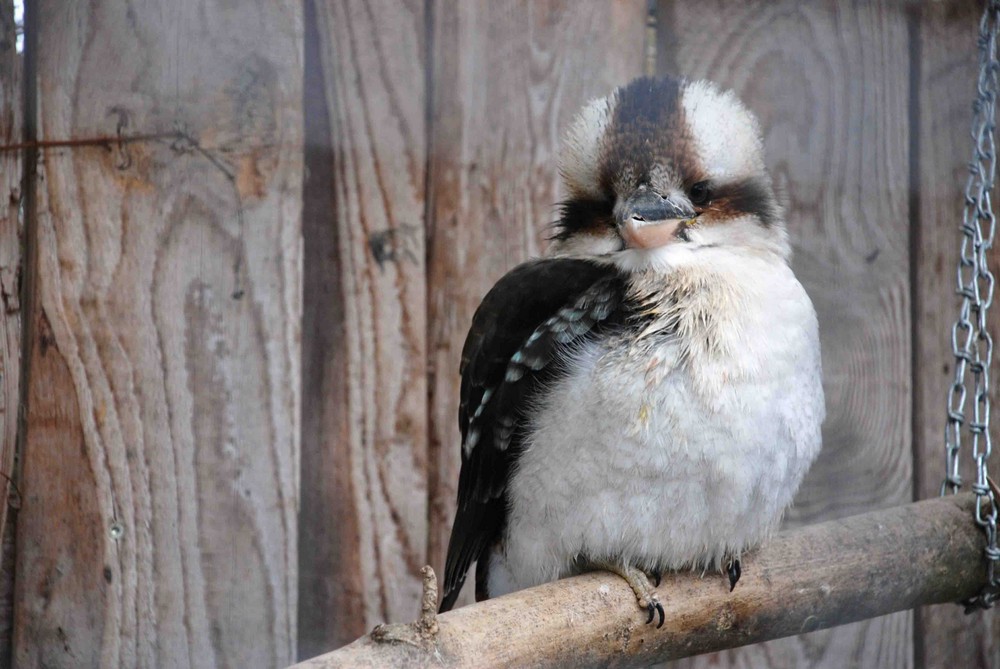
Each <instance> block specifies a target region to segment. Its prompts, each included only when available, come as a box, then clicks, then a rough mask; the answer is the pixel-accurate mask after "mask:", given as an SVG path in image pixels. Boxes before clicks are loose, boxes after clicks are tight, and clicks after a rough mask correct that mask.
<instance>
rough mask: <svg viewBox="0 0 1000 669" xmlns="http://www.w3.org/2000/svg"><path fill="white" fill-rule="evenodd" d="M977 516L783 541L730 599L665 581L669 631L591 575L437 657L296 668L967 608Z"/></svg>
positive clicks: (849, 527) (668, 655)
mask: <svg viewBox="0 0 1000 669" xmlns="http://www.w3.org/2000/svg"><path fill="white" fill-rule="evenodd" d="M973 504H974V497H973V496H972V495H960V496H955V497H947V498H943V499H934V500H928V501H923V502H917V503H915V504H908V505H906V506H900V507H896V508H891V509H886V510H882V511H875V512H871V513H866V514H863V515H859V516H853V517H850V518H846V519H843V520H835V521H830V522H826V523H820V524H816V525H811V526H808V527H803V528H800V529H796V530H791V531H788V532H783V533H781V534H779V535H778V536H776V537H775V538H774V539H773V540H771V541H770V542H769V543H768V544H767V545H765V546H764V547H762V548H761V549H759V550H757V551H755V552H754V553H752V554H749V555H746V556H744V559H743V578H742V580H741V581H740V582H739V584H738V585H737V586H736V589H735V591H733V592H732V593H731V594H730V593H729V586H728V582H727V580H726V579H725V578H723V577H722V576H721V575H716V574H712V573H709V574H707V575H705V576H704V577H700V576H699V575H698V574H697V573H690V572H688V573H679V574H674V575H670V576H667V577H665V578H664V580H663V583H662V584H661V585H660V587H659V588H658V589H657V591H658V592H659V594H660V599H661V601H662V602H663V604H664V607H665V608H666V610H667V620H666V624H665V625H664V626H663V628H662V629H656V627H655V626H653V625H645V624H644V621H645V612H644V611H640V610H639V609H638V608H637V606H636V604H635V598H634V597H633V595H632V592H631V590H629V588H628V586H627V585H626V584H625V583H624V581H622V580H621V579H619V578H617V577H615V576H612V575H610V574H607V573H593V574H586V575H583V576H578V577H575V578H570V579H565V580H562V581H558V582H556V583H550V584H547V585H543V586H540V587H537V588H532V589H530V590H524V591H521V592H517V593H513V594H511V595H508V596H506V597H500V598H498V599H494V600H490V601H487V602H483V603H480V604H476V605H473V606H467V607H464V608H460V609H458V610H456V611H453V612H450V613H447V614H444V615H442V616H439V617H438V619H437V620H438V631H437V635H436V638H435V639H434V643H433V644H432V645H431V647H429V648H421V647H418V646H416V645H409V644H405V643H385V642H382V643H379V642H376V641H374V640H372V638H371V637H370V636H365V637H363V638H361V639H359V640H357V641H355V642H354V643H352V644H350V645H348V646H345V647H344V648H342V649H340V650H337V651H334V652H332V653H329V654H327V655H323V656H320V657H317V658H314V659H312V660H307V661H306V662H303V663H301V664H299V665H296V668H297V669H306V668H310V669H335V668H339V667H385V666H391V667H501V666H502V667H507V666H533V667H557V666H573V667H603V666H615V667H639V666H646V665H648V664H651V663H654V662H662V661H664V660H671V659H677V658H681V657H688V656H691V655H696V654H699V653H706V652H710V651H716V650H721V649H724V648H733V647H736V646H743V645H746V644H751V643H757V642H760V641H766V640H768V639H776V638H780V637H785V636H790V635H793V634H801V633H804V632H812V631H815V630H819V629H824V628H828V627H833V626H835V625H840V624H844V623H848V622H853V621H856V620H861V619H864V618H871V617H874V616H880V615H884V614H887V613H891V612H894V611H902V610H905V609H909V608H912V607H914V606H917V605H920V604H933V603H942V602H949V601H957V600H960V599H964V598H967V597H969V596H971V595H972V594H974V593H975V592H977V591H978V589H979V588H980V587H982V585H983V584H984V583H985V576H986V567H985V561H984V559H983V547H984V545H985V539H984V537H983V535H982V533H981V532H980V530H979V529H978V528H977V527H976V525H975V522H974V521H973V515H972V508H973ZM954 615H956V616H961V615H962V612H961V609H959V608H958V607H955V609H954Z"/></svg>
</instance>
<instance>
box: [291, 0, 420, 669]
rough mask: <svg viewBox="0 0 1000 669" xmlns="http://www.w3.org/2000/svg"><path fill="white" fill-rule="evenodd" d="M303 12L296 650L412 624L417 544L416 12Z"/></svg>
mask: <svg viewBox="0 0 1000 669" xmlns="http://www.w3.org/2000/svg"><path fill="white" fill-rule="evenodd" d="M313 6H314V8H315V18H316V21H315V24H316V33H315V37H314V38H311V39H315V40H316V43H315V56H316V57H315V59H311V60H310V68H314V67H316V68H319V69H318V70H316V71H313V70H312V69H311V70H310V72H309V74H308V76H309V77H310V79H309V80H310V82H317V83H315V84H311V86H310V88H312V86H313V85H321V86H322V88H321V89H320V90H321V94H324V95H325V97H324V98H323V99H313V98H312V94H313V92H312V91H311V90H310V91H309V94H310V97H308V98H307V100H306V104H307V109H308V111H309V114H310V119H309V129H310V135H309V137H308V139H307V142H308V149H307V150H308V152H309V165H310V170H312V169H313V167H314V166H315V168H316V171H315V172H314V173H311V175H310V180H309V184H308V186H307V190H306V201H307V203H308V214H309V217H310V220H309V221H307V223H306V232H307V239H306V245H307V256H306V263H307V267H306V273H307V287H308V293H307V299H308V303H307V309H306V321H305V327H306V336H307V340H309V341H308V344H307V346H306V349H305V355H306V358H305V362H304V364H305V368H306V377H305V378H306V385H305V395H306V397H308V403H307V404H306V405H305V417H304V424H305V433H304V452H303V472H304V474H305V481H306V495H305V497H304V499H303V512H302V516H301V519H302V529H301V532H302V544H301V551H302V560H303V561H302V579H301V581H300V584H301V588H302V594H303V605H302V607H301V608H300V619H301V624H302V652H303V653H309V652H313V653H314V652H319V651H320V650H328V649H330V648H333V647H336V646H337V645H339V644H342V643H344V642H346V641H348V640H350V639H351V638H353V637H354V636H356V635H357V634H359V633H360V632H362V631H364V630H366V629H369V628H371V626H372V625H374V624H376V623H379V622H385V621H396V620H402V619H407V618H411V617H413V616H414V615H416V612H417V611H418V610H419V597H420V578H419V570H420V567H421V566H423V564H424V561H425V560H426V546H427V482H426V477H427V453H426V448H427V391H426V388H427V386H426V383H427V382H426V374H425V360H426V347H425V337H426V320H425V312H426V307H425V304H426V294H425V291H426V287H425V286H426V284H425V268H426V264H425V258H424V188H425V171H426V160H427V156H426V148H425V146H426V134H427V133H426V118H425V114H426V97H425V63H426V56H425V53H426V47H425V36H424V32H425V11H426V8H425V3H424V2H423V1H422V0H398V1H397V0H393V1H389V2H379V3H367V2H363V1H361V0H352V1H350V2H340V1H339V0H317V1H316V2H315V3H313ZM310 11H312V9H311V10H310ZM310 49H312V44H311V46H310ZM311 53H312V51H311ZM324 126H325V127H324ZM325 147H329V148H325Z"/></svg>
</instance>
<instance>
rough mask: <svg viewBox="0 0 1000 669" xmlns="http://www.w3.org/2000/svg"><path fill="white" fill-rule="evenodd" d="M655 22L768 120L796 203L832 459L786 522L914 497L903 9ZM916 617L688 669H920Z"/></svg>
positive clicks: (771, 157)
mask: <svg viewBox="0 0 1000 669" xmlns="http://www.w3.org/2000/svg"><path fill="white" fill-rule="evenodd" d="M659 24H660V33H659V44H660V51H661V57H660V62H661V63H662V64H664V65H665V66H672V67H673V68H676V70H677V71H679V72H680V73H682V74H684V75H686V76H690V77H704V78H708V79H712V80H715V81H717V82H719V83H720V84H723V85H725V86H728V87H731V88H733V89H734V90H735V91H736V92H737V93H738V94H739V95H740V97H741V98H742V99H743V100H744V101H745V102H746V103H747V105H748V106H749V107H750V108H751V109H752V110H754V112H755V113H756V114H757V116H758V117H759V119H760V121H761V124H762V129H763V132H764V137H765V145H766V149H767V160H768V164H769V166H770V168H771V170H772V173H773V175H774V178H775V180H776V182H777V184H778V185H779V187H780V188H782V189H784V190H785V192H786V194H787V200H788V202H787V215H788V227H789V232H790V234H791V238H792V242H793V246H794V248H795V258H794V269H795V272H796V274H797V275H798V277H799V278H800V280H801V281H802V282H803V284H804V285H805V287H806V290H807V291H808V292H809V295H810V296H811V297H812V300H813V302H814V303H815V305H816V309H817V312H818V315H819V325H820V336H821V340H822V347H823V374H824V387H825V389H826V398H827V419H826V423H825V425H824V431H823V437H824V448H823V451H822V453H821V454H820V457H819V460H818V461H817V463H816V465H815V466H814V467H813V469H812V471H811V472H810V474H809V476H808V477H807V479H806V481H805V483H804V484H803V486H802V489H801V491H800V493H799V495H798V497H797V499H796V503H795V507H794V508H793V510H792V512H791V513H790V517H789V524H790V525H792V526H798V525H801V524H802V523H806V522H813V521H816V520H821V519H826V518H836V517H839V516H843V515H846V514H849V513H856V512H859V511H862V510H867V509H872V508H878V507H882V506H886V505H891V504H899V503H902V502H905V501H908V500H910V499H911V495H912V483H911V481H912V465H911V462H912V456H911V451H910V433H911V413H910V411H911V386H910V384H911V377H910V370H911V362H910V359H911V353H910V350H911V349H910V336H911V332H910V306H909V277H908V271H909V234H908V230H909V182H908V179H909V151H908V146H909V135H908V132H909V123H908V116H907V110H908V108H907V102H908V92H909V86H908V81H909V79H908V77H909V72H910V70H909V66H910V63H909V47H910V43H909V39H908V33H907V16H906V14H905V12H904V5H903V4H902V3H898V2H891V1H886V2H875V3H860V4H852V5H851V6H850V7H849V8H848V7H846V6H844V5H842V4H841V3H837V2H833V1H832V0H831V1H829V2H822V3H798V2H794V1H791V0H789V1H782V2H751V3H740V2H730V1H727V0H715V1H713V2H708V3H698V4H696V5H695V4H689V3H683V2H661V4H660V21H659ZM706 35H711V39H706V37H705V36H706ZM911 619H912V615H911V614H910V613H905V612H904V613H900V614H897V615H895V616H892V617H889V618H885V619H879V620H872V621H868V622H863V623H858V624H856V625H853V626H848V627H844V628H839V629H836V630H831V631H828V632H822V633H817V634H815V635H812V636H810V637H803V638H797V639H789V640H784V641H780V642H775V643H770V644H767V645H765V646H761V647H757V648H753V649H746V650H743V651H739V652H735V653H726V654H722V655H710V656H708V657H705V658H699V659H697V660H692V661H690V662H688V663H685V664H682V665H679V666H690V667H707V666H776V667H777V666H788V667H791V666H798V667H805V666H810V667H842V666H844V663H845V658H855V660H852V661H856V663H857V665H858V666H892V667H907V666H912V663H913V643H912V623H911Z"/></svg>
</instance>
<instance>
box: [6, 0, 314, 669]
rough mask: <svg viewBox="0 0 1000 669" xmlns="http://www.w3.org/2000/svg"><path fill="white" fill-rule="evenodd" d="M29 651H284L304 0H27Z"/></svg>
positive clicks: (291, 566) (224, 657) (65, 654)
mask: <svg viewBox="0 0 1000 669" xmlns="http://www.w3.org/2000/svg"><path fill="white" fill-rule="evenodd" d="M37 10H38V16H43V17H44V21H39V22H38V23H37V29H38V40H39V43H40V44H44V45H45V48H43V49H40V50H39V53H38V61H37V67H38V82H39V92H38V99H39V127H40V130H39V138H40V139H42V140H63V139H68V138H74V139H83V138H89V137H95V136H108V135H110V136H115V135H116V134H121V135H122V136H128V135H133V134H158V133H159V134H173V135H174V136H173V137H172V138H171V139H164V140H162V141H136V142H128V141H122V142H114V143H112V144H110V145H106V146H93V147H78V148H74V149H52V150H47V151H45V152H43V154H42V156H41V161H40V165H39V171H38V174H37V178H36V179H35V181H34V190H35V193H36V195H35V197H36V199H37V212H36V216H35V218H34V219H33V220H31V221H30V225H32V226H36V227H37V239H38V244H37V257H34V258H32V259H31V260H32V262H34V263H37V267H38V272H37V286H36V288H37V293H36V295H35V299H34V301H33V304H36V305H37V307H33V308H32V311H31V313H28V314H26V318H30V319H31V325H32V328H33V332H34V335H33V337H32V341H31V342H30V344H31V346H30V364H31V374H30V378H28V379H27V399H28V406H27V433H26V441H25V447H24V453H23V479H22V483H21V492H22V494H23V506H22V509H21V511H20V517H19V523H18V534H17V565H16V569H17V582H16V600H17V609H16V621H15V632H14V646H15V650H14V652H15V664H16V665H17V666H19V667H42V666H44V667H96V666H109V667H110V666H124V667H132V666H144V667H152V666H164V667H167V666H169V667H183V666H220V667H224V666H233V667H237V666H275V665H280V664H282V663H287V662H289V661H291V660H292V659H293V658H294V657H295V638H296V629H295V611H296V593H297V571H296V563H297V553H296V526H297V522H296V521H297V518H296V514H297V510H298V508H297V507H298V487H299V486H298V479H299V476H298V468H299V457H298V450H299V436H298V435H299V418H298V416H299V369H300V359H299V339H300V332H299V318H300V315H301V237H300V206H301V205H300V197H301V181H302V116H301V98H302V17H301V13H300V10H299V8H298V5H297V4H296V3H292V2H289V3H282V4H278V3H270V2H257V3H239V5H238V6H230V5H226V4H225V3H207V4H204V5H194V4H191V3H171V4H163V3H159V2H152V1H146V0H139V1H133V2H129V3H127V4H126V5H125V6H123V5H122V3H120V2H117V1H111V0H94V1H93V2H89V3H65V2H60V1H59V0H42V1H41V2H40V3H38V6H37Z"/></svg>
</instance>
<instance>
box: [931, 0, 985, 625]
mask: <svg viewBox="0 0 1000 669" xmlns="http://www.w3.org/2000/svg"><path fill="white" fill-rule="evenodd" d="M998 33H1000V0H990V1H989V2H987V3H986V7H985V9H984V10H983V16H982V19H981V20H980V22H979V39H978V46H979V80H978V82H977V85H976V99H975V102H974V103H973V106H972V110H973V118H972V139H973V144H974V147H973V154H972V162H971V163H970V164H969V180H968V181H967V182H966V186H965V211H964V214H963V216H962V248H961V258H960V260H959V264H958V272H957V280H958V293H959V295H961V297H962V306H961V309H960V310H959V314H958V320H956V321H955V325H954V326H953V327H952V331H951V346H952V352H953V353H954V355H955V381H954V383H953V384H952V386H951V390H950V391H949V393H948V424H947V426H946V428H945V447H946V466H947V472H946V477H945V481H944V483H943V484H942V485H941V494H942V495H944V494H945V493H947V492H948V491H949V490H950V491H951V492H953V493H955V492H958V491H959V489H960V488H961V486H962V476H961V474H960V472H959V455H960V453H961V447H962V437H963V427H964V425H965V423H966V417H967V412H971V414H972V416H971V420H970V421H969V423H968V433H969V439H970V441H971V442H972V456H973V458H974V459H975V461H976V482H975V483H974V484H973V485H972V491H973V492H974V493H976V523H978V524H979V526H980V527H981V528H983V530H984V532H985V533H986V540H987V545H986V557H987V559H988V577H989V584H988V585H987V587H986V588H985V589H984V590H983V592H981V593H980V594H979V595H977V596H976V597H974V598H972V599H971V600H969V601H967V602H965V604H966V607H967V608H966V610H967V611H969V610H972V609H975V608H990V607H991V606H993V603H994V602H996V601H997V600H998V599H1000V580H998V574H1000V569H998V568H997V563H998V562H1000V548H998V546H997V499H996V497H995V496H994V493H993V490H992V489H991V486H990V484H991V481H990V479H989V471H988V470H987V468H986V465H987V460H988V459H989V456H990V452H991V451H992V447H993V444H992V440H991V437H990V365H991V363H992V361H993V338H992V337H991V336H990V333H989V331H988V330H987V329H986V325H987V322H986V321H987V318H986V317H987V314H988V312H989V308H990V305H991V304H992V303H993V287H994V279H993V274H992V273H991V272H990V268H989V266H988V264H987V254H988V251H989V250H990V248H992V246H993V238H994V233H995V232H996V218H995V216H994V215H993V206H992V201H991V193H992V191H993V187H994V183H995V180H996V168H997V157H996V141H995V137H994V130H995V127H996V123H995V112H996V98H997V92H998V90H997V89H998V81H997V74H998V70H1000V62H998V61H997V41H998ZM970 376H971V383H972V388H973V395H972V397H973V403H972V407H971V411H970V409H968V408H967V407H966V399H967V397H968V394H969V393H968V389H969V381H970V379H969V377H970Z"/></svg>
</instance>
